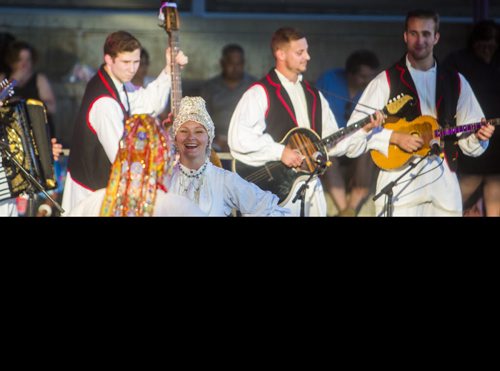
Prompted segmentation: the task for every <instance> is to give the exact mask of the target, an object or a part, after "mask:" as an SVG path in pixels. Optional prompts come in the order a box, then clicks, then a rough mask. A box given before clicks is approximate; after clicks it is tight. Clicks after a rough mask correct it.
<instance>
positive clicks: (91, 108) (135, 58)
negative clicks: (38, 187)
mask: <svg viewBox="0 0 500 371" xmlns="http://www.w3.org/2000/svg"><path fill="white" fill-rule="evenodd" d="M140 54H141V44H140V43H139V41H138V40H137V39H136V38H135V37H134V36H132V35H131V34H129V33H128V32H125V31H117V32H114V33H112V34H110V35H109V36H108V37H107V38H106V41H105V43H104V64H103V65H102V66H101V68H100V69H99V71H98V72H97V74H96V75H95V76H94V77H93V78H92V80H90V81H89V83H88V84H87V88H86V90H85V94H84V96H83V100H82V104H81V108H80V112H79V114H78V117H77V120H76V123H75V128H74V133H73V140H72V143H71V148H70V150H71V152H70V157H69V162H68V175H67V178H66V184H65V189H64V196H63V202H62V206H63V208H64V209H65V210H66V211H67V212H69V211H70V210H71V208H72V207H73V206H75V205H76V204H77V203H78V202H80V201H81V200H83V199H84V198H86V197H87V196H89V195H90V194H91V193H92V192H94V191H95V190H97V189H100V188H105V187H106V184H107V183H108V179H109V174H110V170H111V164H112V163H113V161H114V159H115V156H116V154H117V152H118V143H119V142H120V138H121V137H122V134H123V128H124V121H125V120H126V118H128V117H129V116H130V115H132V114H138V113H146V114H150V115H152V116H156V115H158V114H159V113H160V112H162V111H163V109H164V108H165V105H166V104H167V101H168V98H169V94H170V88H171V77H170V60H169V59H170V58H169V54H170V53H169V51H168V52H166V65H165V68H164V69H163V70H162V71H161V73H160V74H159V75H158V77H157V78H156V80H155V81H153V82H151V83H150V84H149V85H148V86H147V88H145V89H138V90H137V89H136V88H135V87H134V86H133V85H132V84H131V83H130V81H131V80H132V78H133V77H134V75H135V73H136V72H137V69H138V68H139V63H140ZM176 63H178V64H180V65H181V66H182V65H185V64H186V63H187V57H186V56H185V55H184V54H183V53H182V51H179V53H178V54H177V56H176Z"/></svg>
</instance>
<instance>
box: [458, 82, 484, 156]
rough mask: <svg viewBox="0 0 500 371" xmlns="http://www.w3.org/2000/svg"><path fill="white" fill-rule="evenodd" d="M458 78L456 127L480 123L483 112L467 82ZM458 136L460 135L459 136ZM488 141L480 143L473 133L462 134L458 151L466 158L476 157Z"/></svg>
mask: <svg viewBox="0 0 500 371" xmlns="http://www.w3.org/2000/svg"><path fill="white" fill-rule="evenodd" d="M459 76H460V96H459V97H458V104H457V126H458V125H466V124H473V123H477V122H480V121H481V118H483V117H484V113H483V110H482V109H481V106H480V105H479V102H478V101H477V99H476V96H475V95H474V92H473V91H472V88H471V86H470V84H469V82H468V81H467V80H466V79H465V77H463V76H462V75H461V74H459ZM459 135H460V134H459ZM488 143H489V141H487V140H485V141H480V140H479V139H478V138H477V136H476V135H474V133H462V135H460V139H459V140H458V145H459V146H460V149H461V150H462V151H463V152H464V154H466V155H467V156H472V157H477V156H479V155H481V154H482V153H483V152H484V151H485V150H486V148H488Z"/></svg>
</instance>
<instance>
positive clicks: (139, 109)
mask: <svg viewBox="0 0 500 371" xmlns="http://www.w3.org/2000/svg"><path fill="white" fill-rule="evenodd" d="M126 88H127V93H128V97H129V101H130V106H131V109H130V112H131V113H132V114H136V113H147V114H150V115H152V116H157V115H159V114H160V113H162V112H163V110H164V109H165V107H166V105H167V103H168V99H169V95H170V89H171V78H170V75H167V74H166V73H165V70H162V72H160V74H159V75H158V77H157V78H156V80H154V81H153V82H151V83H149V84H148V86H147V87H146V88H140V89H137V88H136V87H134V86H133V85H131V83H127V84H126Z"/></svg>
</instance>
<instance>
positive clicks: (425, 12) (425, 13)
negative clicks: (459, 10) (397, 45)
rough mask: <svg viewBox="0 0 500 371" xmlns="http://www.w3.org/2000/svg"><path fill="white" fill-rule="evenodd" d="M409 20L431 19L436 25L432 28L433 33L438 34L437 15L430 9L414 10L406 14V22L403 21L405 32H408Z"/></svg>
mask: <svg viewBox="0 0 500 371" xmlns="http://www.w3.org/2000/svg"><path fill="white" fill-rule="evenodd" d="M410 18H421V19H432V20H433V21H434V24H435V25H436V26H435V28H434V32H435V33H438V32H439V14H438V13H437V12H436V11H434V10H430V9H415V10H410V11H409V12H408V13H407V14H406V20H405V31H408V21H409V20H410Z"/></svg>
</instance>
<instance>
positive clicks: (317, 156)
mask: <svg viewBox="0 0 500 371" xmlns="http://www.w3.org/2000/svg"><path fill="white" fill-rule="evenodd" d="M312 159H313V161H314V162H315V163H317V164H318V165H321V166H326V167H328V166H330V165H331V164H332V163H331V162H330V161H328V160H327V159H326V158H325V156H323V154H322V153H321V152H319V151H316V152H314V153H313V155H312Z"/></svg>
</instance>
